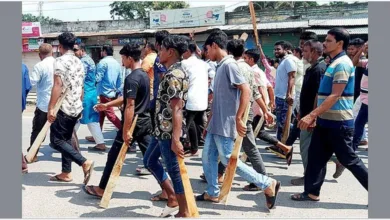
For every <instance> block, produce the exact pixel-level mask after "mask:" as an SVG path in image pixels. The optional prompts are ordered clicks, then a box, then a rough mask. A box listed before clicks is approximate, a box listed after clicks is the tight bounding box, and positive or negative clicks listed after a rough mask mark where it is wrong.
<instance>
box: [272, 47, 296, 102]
mask: <svg viewBox="0 0 390 220" xmlns="http://www.w3.org/2000/svg"><path fill="white" fill-rule="evenodd" d="M290 72H297V65H296V64H295V62H294V60H293V59H291V58H290V56H288V55H286V56H285V57H284V58H283V59H282V60H281V62H280V64H279V66H278V68H277V69H276V80H275V97H277V98H281V99H285V98H286V95H287V90H288V80H289V76H288V74H289V73H290ZM293 92H295V91H293ZM291 95H293V94H291ZM292 97H294V95H293V96H292Z"/></svg>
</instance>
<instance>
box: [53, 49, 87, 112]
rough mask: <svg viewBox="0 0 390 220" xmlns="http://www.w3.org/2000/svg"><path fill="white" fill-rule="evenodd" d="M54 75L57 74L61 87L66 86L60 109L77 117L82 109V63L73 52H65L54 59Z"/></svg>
mask: <svg viewBox="0 0 390 220" xmlns="http://www.w3.org/2000/svg"><path fill="white" fill-rule="evenodd" d="M54 75H56V76H59V77H60V78H61V80H62V83H63V87H65V88H68V92H67V93H66V96H65V99H64V101H63V102H62V105H61V110H62V111H63V112H64V113H65V114H67V115H69V116H72V117H77V116H78V115H79V114H80V113H81V112H82V111H83V102H82V101H81V95H82V92H83V86H84V77H85V73H84V66H83V63H82V62H81V60H80V59H79V58H77V57H76V56H75V55H74V53H73V52H67V53H65V54H64V55H62V56H60V57H58V58H57V59H56V61H55V64H54Z"/></svg>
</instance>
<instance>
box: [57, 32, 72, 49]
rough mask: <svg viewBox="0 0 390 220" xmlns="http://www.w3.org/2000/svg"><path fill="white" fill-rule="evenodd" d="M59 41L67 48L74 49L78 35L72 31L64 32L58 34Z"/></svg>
mask: <svg viewBox="0 0 390 220" xmlns="http://www.w3.org/2000/svg"><path fill="white" fill-rule="evenodd" d="M58 42H59V43H60V44H61V45H62V47H63V48H64V49H65V50H73V47H74V45H75V43H76V36H74V34H72V33H70V32H64V33H62V34H60V35H59V36H58Z"/></svg>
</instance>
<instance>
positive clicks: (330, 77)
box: [317, 51, 355, 128]
mask: <svg viewBox="0 0 390 220" xmlns="http://www.w3.org/2000/svg"><path fill="white" fill-rule="evenodd" d="M354 78H355V76H354V68H353V64H352V61H351V59H350V58H349V57H348V56H347V55H346V53H345V52H344V51H343V52H341V53H340V54H338V55H337V56H335V57H334V58H333V59H331V60H330V64H329V65H328V67H327V68H326V71H325V74H324V77H323V78H322V80H321V84H320V88H319V90H318V101H317V106H320V105H321V104H322V103H323V102H324V101H325V99H326V98H327V97H328V96H329V95H330V94H332V87H333V85H334V84H346V85H345V89H344V91H343V93H342V94H341V97H340V98H339V99H338V100H337V102H336V103H335V104H334V105H333V106H332V107H331V108H330V109H329V110H327V111H326V112H324V113H323V114H321V115H319V116H318V119H317V124H318V125H320V126H322V127H327V128H340V127H341V126H346V127H353V126H354V117H353V111H352V109H353V95H354V83H355V81H354Z"/></svg>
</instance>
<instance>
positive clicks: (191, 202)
mask: <svg viewBox="0 0 390 220" xmlns="http://www.w3.org/2000/svg"><path fill="white" fill-rule="evenodd" d="M177 161H178V163H179V168H180V176H181V181H182V182H183V187H184V195H185V197H186V201H187V208H188V212H189V213H190V215H191V217H195V218H197V217H199V212H198V206H196V202H195V196H194V192H193V190H192V186H191V182H190V177H189V176H188V172H187V168H186V165H185V164H184V159H183V158H180V157H177Z"/></svg>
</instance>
